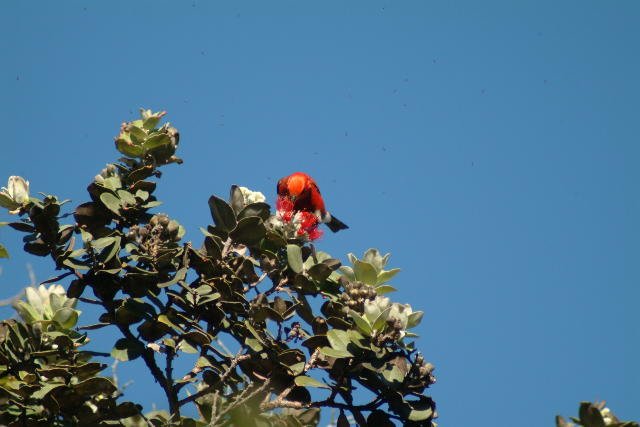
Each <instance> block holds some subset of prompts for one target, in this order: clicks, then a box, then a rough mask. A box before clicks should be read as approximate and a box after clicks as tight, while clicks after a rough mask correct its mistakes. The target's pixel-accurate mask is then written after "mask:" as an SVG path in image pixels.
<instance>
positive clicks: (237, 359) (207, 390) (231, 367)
mask: <svg viewBox="0 0 640 427" xmlns="http://www.w3.org/2000/svg"><path fill="white" fill-rule="evenodd" d="M243 350H244V349H242V348H241V349H240V351H238V354H237V355H236V357H234V358H233V359H232V360H231V364H230V365H229V368H228V369H227V370H226V371H225V372H224V374H222V375H221V376H220V378H219V379H218V381H217V382H216V384H215V385H210V386H208V387H206V388H203V389H202V390H200V391H199V392H197V393H195V394H192V395H191V396H187V397H185V398H184V399H182V400H180V401H178V405H179V406H182V405H185V404H187V403H189V402H193V401H194V400H196V399H198V398H200V397H202V396H204V395H206V394H209V393H210V392H211V391H212V390H213V389H215V387H216V386H217V384H221V383H222V384H224V382H225V381H226V379H227V378H228V377H229V375H231V374H232V373H233V372H234V371H235V369H236V366H238V363H240V362H241V361H243V360H246V359H248V358H250V357H251V355H250V354H242V351H243Z"/></svg>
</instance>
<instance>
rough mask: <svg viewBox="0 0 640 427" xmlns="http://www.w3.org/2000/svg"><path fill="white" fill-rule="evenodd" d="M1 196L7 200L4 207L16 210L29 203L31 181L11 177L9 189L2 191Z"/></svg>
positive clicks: (19, 177) (0, 190)
mask: <svg viewBox="0 0 640 427" xmlns="http://www.w3.org/2000/svg"><path fill="white" fill-rule="evenodd" d="M0 195H2V196H4V199H5V200H4V203H2V206H4V207H6V208H8V209H12V210H15V209H17V208H18V207H20V206H22V205H23V204H25V203H27V202H28V201H29V181H26V180H25V179H24V178H22V177H21V176H10V177H9V181H8V183H7V187H6V188H5V187H2V189H0ZM7 199H8V200H7Z"/></svg>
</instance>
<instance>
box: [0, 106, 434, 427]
mask: <svg viewBox="0 0 640 427" xmlns="http://www.w3.org/2000/svg"><path fill="white" fill-rule="evenodd" d="M164 114H165V113H164V112H162V113H152V112H151V111H148V110H147V111H142V113H141V119H139V120H135V121H132V122H129V123H124V124H123V125H122V127H121V129H120V133H119V135H118V136H117V137H116V141H115V145H116V148H117V149H118V151H119V152H120V153H121V154H122V155H124V157H122V158H120V159H119V160H118V161H117V162H115V163H112V164H109V165H107V167H106V168H105V169H103V170H102V171H101V172H100V174H98V175H97V176H96V177H95V179H94V180H93V182H91V183H90V184H89V186H88V188H87V190H88V193H89V197H90V200H89V201H87V202H85V203H82V204H80V205H78V206H77V207H75V209H73V210H72V211H71V212H70V213H72V214H73V218H74V219H75V221H74V222H73V223H71V224H62V223H61V221H62V220H64V219H65V218H67V217H68V215H64V214H62V213H63V210H64V209H65V207H64V206H65V204H66V202H67V201H66V200H65V201H60V200H59V199H58V198H57V197H56V196H52V195H47V196H44V197H42V198H37V197H34V196H31V195H30V194H29V183H28V181H26V180H24V179H23V178H20V177H11V178H10V179H9V185H8V186H7V188H6V189H3V190H2V192H1V193H0V206H2V207H4V208H7V209H8V210H9V211H10V213H12V214H15V215H17V216H18V217H19V218H20V219H19V220H18V221H15V222H11V223H3V225H8V226H9V227H11V228H13V229H15V230H17V231H19V232H22V233H25V236H24V242H25V244H24V250H25V251H27V252H29V253H31V254H33V255H36V256H40V257H49V258H50V259H51V260H52V261H53V263H54V265H55V269H56V270H58V271H60V274H59V275H58V276H57V277H54V278H53V279H51V280H48V281H47V283H43V284H42V285H41V286H40V287H39V288H38V289H35V288H29V289H27V291H26V300H23V301H19V302H17V303H16V304H15V308H16V310H17V312H18V314H19V319H18V320H5V321H3V322H2V323H1V326H0V366H1V367H0V423H1V424H7V425H10V426H23V425H28V426H37V425H43V426H44V425H59V426H62V425H76V424H78V425H126V426H137V425H148V424H152V425H185V426H192V425H193V426H196V425H242V426H250V425H255V426H269V425H274V426H276V425H277V426H300V425H303V426H311V425H317V424H318V422H319V414H320V410H321V409H322V408H333V410H335V411H337V412H338V413H339V416H338V419H337V425H338V426H346V425H348V424H349V418H348V416H349V417H350V418H352V419H353V420H354V421H355V423H357V424H359V425H375V426H385V425H393V423H394V422H400V423H402V424H404V425H410V426H411V425H414V426H432V425H433V426H435V423H434V422H433V419H434V418H435V417H436V412H435V403H434V402H433V400H432V399H431V398H430V397H428V396H426V395H425V391H426V389H427V388H428V387H429V386H430V385H431V384H433V383H434V382H435V379H434V377H433V375H432V372H433V365H431V364H430V363H428V362H426V361H425V360H424V357H423V356H422V355H421V354H420V353H419V352H418V351H417V350H416V348H415V346H414V343H413V342H412V341H410V340H411V339H412V338H414V337H415V336H416V335H415V334H413V333H411V332H410V329H411V328H412V327H414V326H416V325H417V324H418V323H419V322H420V320H421V319H422V312H420V311H413V310H412V308H411V307H410V306H409V305H408V304H399V303H396V302H392V301H391V300H390V299H389V298H388V297H386V296H385V295H386V294H388V293H391V292H393V291H394V288H393V287H392V286H391V285H389V281H390V280H391V279H392V278H393V277H394V276H395V275H396V274H397V273H398V271H399V270H398V269H387V263H388V261H389V254H387V255H384V256H383V255H381V254H380V253H379V251H378V250H375V249H370V250H368V251H367V252H366V253H365V254H364V256H363V257H362V258H361V259H358V258H357V257H356V256H355V255H353V254H349V256H348V259H349V262H350V264H351V265H349V266H347V265H344V266H343V265H341V263H340V261H338V260H337V259H334V258H333V257H331V256H330V255H329V254H327V253H325V252H322V251H320V250H318V249H317V248H316V247H315V245H314V244H313V242H312V241H311V239H312V238H313V237H315V235H316V233H315V231H316V229H315V227H317V226H318V224H317V222H313V221H312V222H311V223H309V222H308V221H306V220H305V221H301V220H300V218H299V215H298V213H296V212H292V211H287V210H286V208H279V209H276V211H275V212H274V211H272V210H271V207H270V206H269V205H268V204H266V203H265V198H264V196H263V195H262V194H261V193H258V192H253V191H251V190H249V189H247V188H245V187H238V186H232V187H231V191H230V197H229V199H228V200H224V199H222V198H220V197H217V196H211V197H210V198H209V201H208V205H209V209H210V212H211V216H212V221H213V224H212V225H209V226H207V227H206V228H202V232H203V234H204V239H203V243H202V245H201V246H194V245H193V244H192V243H191V242H183V241H182V237H183V235H184V228H183V227H182V226H181V225H180V224H179V223H178V222H177V221H176V220H175V219H172V218H170V217H169V216H167V215H165V214H159V213H156V214H154V213H152V212H151V210H152V209H153V208H156V207H157V206H158V205H159V204H160V202H159V201H158V200H156V198H155V196H154V195H153V194H154V191H155V189H156V185H157V182H156V181H155V180H154V178H155V179H157V178H160V175H161V174H160V171H159V168H161V167H163V166H165V165H168V164H172V163H175V164H180V163H182V160H181V159H180V158H178V157H177V156H176V154H175V153H176V149H177V147H178V141H179V134H178V131H177V130H176V129H175V128H173V127H172V126H170V125H169V124H168V123H167V124H163V125H160V121H161V119H162V117H163V116H164ZM6 255H7V254H6V249H4V247H0V256H6ZM65 280H66V281H69V283H68V284H67V285H66V290H65V288H63V287H62V286H60V285H54V286H50V287H46V286H44V285H46V284H48V283H54V282H55V283H63V282H64V281H65ZM78 302H82V303H84V304H93V305H96V306H98V307H100V309H101V310H102V311H103V313H102V314H101V315H100V317H99V319H98V322H97V323H94V324H91V325H87V326H80V327H78V326H77V324H78V319H79V316H80V311H78V310H77V309H76V304H77V303H78ZM104 327H110V328H115V329H116V330H117V331H118V332H119V334H120V336H121V337H120V338H119V339H118V340H117V341H116V342H115V343H113V349H112V350H111V356H113V357H114V358H116V359H117V360H121V361H128V360H133V359H136V358H142V360H143V361H144V363H145V365H146V367H147V368H148V370H149V373H150V374H151V375H152V376H153V378H154V379H155V381H156V383H157V384H158V385H159V386H160V387H161V388H162V389H163V391H164V394H165V395H166V399H167V407H168V411H158V412H152V413H146V414H144V413H143V411H142V408H141V406H140V405H137V404H135V403H132V402H120V400H121V399H119V398H120V397H121V396H120V394H121V393H120V392H119V390H118V389H117V387H116V385H115V384H114V382H113V381H112V379H110V378H108V377H106V376H100V375H99V374H100V372H101V371H102V370H103V369H104V368H105V367H106V365H105V364H103V363H100V362H99V361H96V360H98V359H97V356H100V354H97V353H95V352H90V351H86V350H83V346H85V344H86V343H87V342H88V339H89V337H88V335H89V334H90V332H91V330H94V329H98V328H104ZM221 342H226V343H227V345H228V347H229V348H233V349H234V350H233V351H229V350H228V349H227V346H225V345H220V343H221ZM183 353H186V354H192V355H194V365H193V368H192V369H191V370H190V371H189V372H175V369H174V366H173V362H174V360H175V358H176V357H177V356H178V355H180V354H183ZM356 387H357V388H358V389H360V390H366V391H367V392H366V393H357V394H356V393H354V389H355V388H356ZM188 389H191V390H190V391H191V394H187V393H186V391H187V390H188ZM312 389H317V390H316V391H313V393H312ZM190 404H195V405H196V406H197V408H198V412H199V414H200V417H199V418H198V419H197V420H196V419H191V418H188V417H185V416H182V415H181V409H182V408H183V407H184V406H185V405H190Z"/></svg>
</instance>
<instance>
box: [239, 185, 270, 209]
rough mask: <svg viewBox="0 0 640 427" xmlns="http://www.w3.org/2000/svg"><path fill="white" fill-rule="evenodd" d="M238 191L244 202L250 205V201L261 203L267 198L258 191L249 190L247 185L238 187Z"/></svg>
mask: <svg viewBox="0 0 640 427" xmlns="http://www.w3.org/2000/svg"><path fill="white" fill-rule="evenodd" d="M238 188H239V189H240V192H241V193H242V197H243V198H244V204H245V205H250V204H251V203H262V202H264V201H265V200H267V198H266V197H264V194H262V193H261V192H259V191H251V190H249V189H248V188H247V187H238Z"/></svg>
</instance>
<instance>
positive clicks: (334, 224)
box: [326, 215, 349, 233]
mask: <svg viewBox="0 0 640 427" xmlns="http://www.w3.org/2000/svg"><path fill="white" fill-rule="evenodd" d="M326 224H327V227H329V230H331V231H333V232H334V233H335V232H338V231H340V230H344V229H347V228H349V226H348V225H347V224H345V223H344V222H342V221H340V220H339V219H338V218H336V217H335V216H333V215H331V219H329V221H327V223H326Z"/></svg>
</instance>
